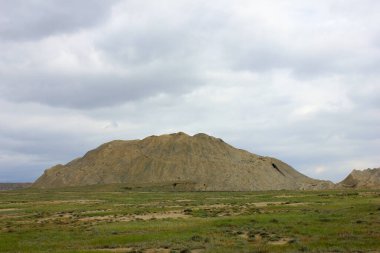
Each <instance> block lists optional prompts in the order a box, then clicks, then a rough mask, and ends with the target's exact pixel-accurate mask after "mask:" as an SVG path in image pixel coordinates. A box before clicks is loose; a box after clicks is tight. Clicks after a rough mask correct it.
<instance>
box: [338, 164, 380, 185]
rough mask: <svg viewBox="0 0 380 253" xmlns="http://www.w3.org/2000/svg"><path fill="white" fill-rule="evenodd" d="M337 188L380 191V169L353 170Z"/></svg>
mask: <svg viewBox="0 0 380 253" xmlns="http://www.w3.org/2000/svg"><path fill="white" fill-rule="evenodd" d="M337 187H338V188H363V189H380V168H376V169H366V170H353V171H352V172H351V173H350V174H349V175H348V176H347V177H346V178H345V179H344V180H343V181H342V182H340V183H339V184H337Z"/></svg>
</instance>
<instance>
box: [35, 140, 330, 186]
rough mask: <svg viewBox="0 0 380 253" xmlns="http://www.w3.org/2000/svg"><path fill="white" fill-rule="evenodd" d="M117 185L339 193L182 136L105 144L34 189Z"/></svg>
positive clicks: (275, 165) (217, 143)
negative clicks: (316, 190) (330, 191)
mask: <svg viewBox="0 0 380 253" xmlns="http://www.w3.org/2000/svg"><path fill="white" fill-rule="evenodd" d="M114 183H121V184H124V185H126V186H130V187H135V186H169V187H171V188H172V189H174V190H199V191H253V190H279V189H325V188H331V187H333V184H332V183H331V182H329V181H320V180H315V179H311V178H309V177H307V176H305V175H303V174H301V173H299V172H297V171H296V170H295V169H293V168H292V167H290V166H289V165H287V164H286V163H284V162H282V161H280V160H278V159H276V158H272V157H263V156H259V155H255V154H251V153H249V152H247V151H244V150H241V149H236V148H234V147H232V146H230V145H229V144H227V143H225V142H224V141H223V140H221V139H218V138H214V137H211V136H208V135H206V134H196V135H194V136H189V135H187V134H185V133H181V132H180V133H175V134H168V135H161V136H150V137H147V138H145V139H143V140H131V141H121V140H117V141H111V142H109V143H105V144H103V145H101V146H100V147H98V148H96V149H94V150H92V151H89V152H88V153H87V154H85V155H84V156H83V157H81V158H78V159H75V160H73V161H71V162H69V163H68V164H66V165H56V166H54V167H52V168H50V169H48V170H46V171H45V172H44V174H43V175H42V176H41V177H40V178H38V180H37V181H36V182H35V183H34V184H33V187H39V188H53V187H65V186H82V185H94V184H114Z"/></svg>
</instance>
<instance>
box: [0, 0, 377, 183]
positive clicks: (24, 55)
mask: <svg viewBox="0 0 380 253" xmlns="http://www.w3.org/2000/svg"><path fill="white" fill-rule="evenodd" d="M87 5H88V2H86V1H69V2H67V1H65V3H64V4H63V3H61V2H58V1H29V2H28V3H21V1H8V2H7V1H3V2H1V3H0V10H1V12H3V13H2V14H1V15H0V16H1V17H0V49H1V50H0V119H1V120H0V181H4V180H8V181H9V180H15V181H17V179H19V180H23V181H25V180H28V181H30V180H34V179H35V177H36V176H37V175H38V174H39V173H41V172H42V171H43V170H44V169H45V168H46V167H50V166H52V165H54V164H56V163H65V162H68V161H70V160H71V159H73V158H75V157H77V156H80V155H83V154H84V153H85V152H86V151H87V150H88V149H90V148H95V147H96V146H97V145H99V144H101V143H103V142H105V141H109V140H112V139H135V138H143V137H145V136H147V135H151V134H162V133H168V132H176V131H185V132H188V133H189V134H195V133H197V132H206V133H208V134H211V135H215V136H218V137H221V138H223V139H224V140H225V141H226V142H229V143H231V144H233V145H234V146H236V147H239V148H244V149H247V150H249V151H251V152H254V153H258V154H261V155H270V156H276V157H279V158H280V159H283V160H284V161H285V162H288V163H289V164H291V165H293V166H294V167H296V168H297V169H299V170H301V171H302V172H304V173H307V174H308V175H310V176H314V177H318V178H322V179H332V180H335V181H336V180H339V179H342V177H344V175H346V174H347V173H348V172H349V171H350V170H351V169H354V168H366V167H375V166H379V164H378V163H379V161H378V157H379V153H378V150H380V146H379V145H380V143H379V139H380V136H379V133H380V131H379V127H378V126H379V125H380V122H379V119H380V118H379V108H380V104H379V102H378V101H380V89H379V87H380V86H379V84H378V80H379V71H378V70H379V68H380V54H379V50H378V49H379V43H378V42H379V38H380V36H379V34H380V30H379V28H378V27H377V24H378V23H379V21H380V20H379V17H378V8H379V3H378V2H377V1H370V0H367V1H361V2H360V3H358V2H357V1H345V2H344V3H343V2H342V1H318V2H313V3H311V2H305V1H301V0H299V1H298V0H297V1H281V3H280V4H279V2H278V1H274V0H273V1H265V2H264V1H262V2H260V1H248V0H247V1H245V0H240V1H236V2H233V3H232V2H231V1H218V2H215V1H211V2H207V3H205V2H204V1H148V0H147V1H134V0H128V1H112V2H109V1H107V2H106V1H92V2H91V5H93V6H91V8H87ZM3 14H4V15H3ZM21 17H22V18H21Z"/></svg>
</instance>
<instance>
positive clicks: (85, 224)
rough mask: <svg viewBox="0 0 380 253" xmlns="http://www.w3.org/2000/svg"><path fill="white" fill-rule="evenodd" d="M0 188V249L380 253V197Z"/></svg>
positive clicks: (332, 193)
mask: <svg viewBox="0 0 380 253" xmlns="http://www.w3.org/2000/svg"><path fill="white" fill-rule="evenodd" d="M149 190H150V189H132V190H131V189H129V188H127V187H123V186H121V185H111V186H103V187H81V188H66V189H59V190H36V189H23V190H17V191H6V192H0V252H82V253H84V252H145V253H153V252H161V253H166V252H168V253H169V252H178V253H180V252H181V253H185V252H187V253H189V252H193V253H201V252H380V191H369V190H368V191H364V190H362V191H273V192H170V191H161V192H153V191H149Z"/></svg>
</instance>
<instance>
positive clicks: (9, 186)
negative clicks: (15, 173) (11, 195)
mask: <svg viewBox="0 0 380 253" xmlns="http://www.w3.org/2000/svg"><path fill="white" fill-rule="evenodd" d="M31 185H32V183H0V191H9V190H17V189H23V188H28V187H30V186H31Z"/></svg>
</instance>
